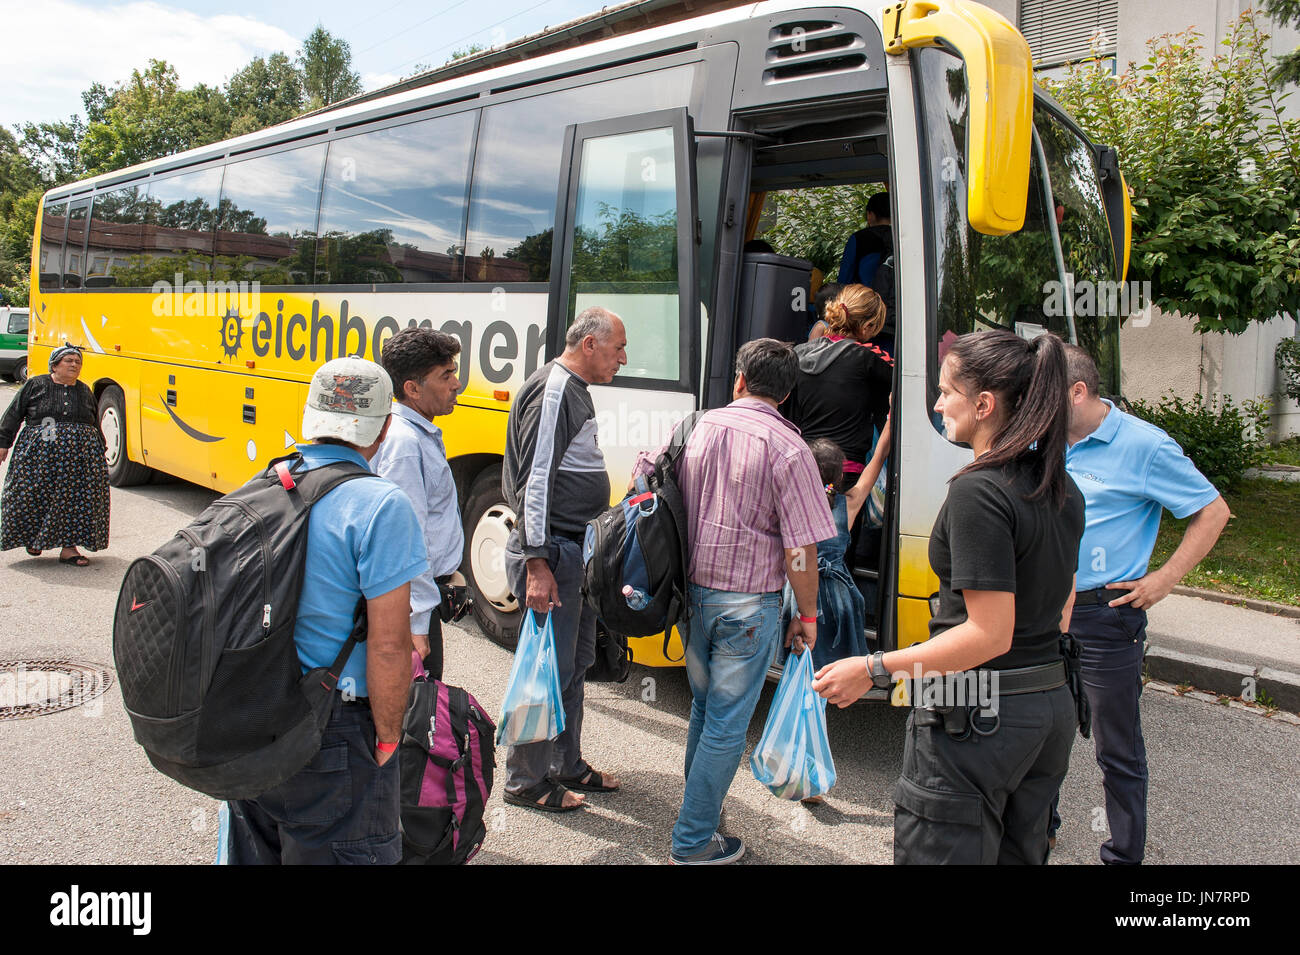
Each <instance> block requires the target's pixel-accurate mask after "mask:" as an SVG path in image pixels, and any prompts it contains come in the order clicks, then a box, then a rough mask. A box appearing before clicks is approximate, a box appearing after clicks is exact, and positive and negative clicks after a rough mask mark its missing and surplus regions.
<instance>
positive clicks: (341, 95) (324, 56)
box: [298, 24, 361, 109]
mask: <svg viewBox="0 0 1300 955" xmlns="http://www.w3.org/2000/svg"><path fill="white" fill-rule="evenodd" d="M298 63H299V65H300V66H301V67H302V73H303V83H304V86H305V88H306V92H307V99H308V103H309V105H310V106H311V108H312V109H320V108H321V107H322V106H329V105H330V104H331V103H337V102H338V101H339V100H344V99H347V98H348V97H349V96H356V95H357V94H358V93H360V92H361V76H360V74H358V73H354V72H353V71H352V48H351V47H350V46H348V42H347V41H346V40H343V39H336V38H334V37H333V36H331V35H330V33H329V31H328V30H326V29H325V28H324V27H323V26H321V25H320V24H317V25H316V29H315V30H313V31H312V32H311V35H310V36H309V37H307V39H305V40H303V41H302V49H301V50H300V51H299V52H298Z"/></svg>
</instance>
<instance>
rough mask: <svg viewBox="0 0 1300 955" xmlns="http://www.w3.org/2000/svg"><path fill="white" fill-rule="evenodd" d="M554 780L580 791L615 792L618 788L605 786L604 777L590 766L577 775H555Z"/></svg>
mask: <svg viewBox="0 0 1300 955" xmlns="http://www.w3.org/2000/svg"><path fill="white" fill-rule="evenodd" d="M555 781H556V782H557V783H559V784H560V785H561V786H567V787H568V788H569V789H572V790H575V791H577V792H580V793H616V792H618V791H619V788H620V787H619V786H606V785H605V777H604V776H602V775H601V774H600V773H598V772H596V770H594V769H592V768H591V767H590V766H588V767H587V771H586V772H585V773H582V774H581V775H579V776H572V777H570V778H567V779H566V778H563V777H560V776H557V777H556V778H555Z"/></svg>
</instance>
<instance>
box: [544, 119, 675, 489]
mask: <svg viewBox="0 0 1300 955" xmlns="http://www.w3.org/2000/svg"><path fill="white" fill-rule="evenodd" d="M692 147H693V133H692V129H691V121H690V117H689V116H688V115H687V113H686V110H684V109H674V110H663V111H659V112H655V113H647V114H642V115H640V116H633V117H625V118H620V119H614V120H608V121H604V122H598V123H586V124H580V125H576V126H570V127H569V128H568V130H566V137H565V162H564V163H563V165H562V166H561V170H562V171H561V183H560V195H559V204H558V208H557V214H556V221H557V223H560V225H561V229H562V231H561V233H560V235H561V241H560V242H559V243H557V244H556V248H555V250H554V262H553V266H552V275H553V276H555V277H557V280H556V281H553V282H552V284H551V299H550V306H549V310H548V323H547V327H548V329H549V330H550V331H549V336H550V341H549V345H550V353H551V354H552V355H556V354H559V353H560V352H561V351H563V348H564V334H565V331H566V329H567V328H568V327H569V325H571V324H572V323H573V321H574V319H575V318H576V317H577V316H578V315H579V314H580V313H581V312H582V311H583V310H584V309H586V308H588V307H590V306H593V305H600V306H603V307H605V308H608V309H610V310H611V311H613V312H615V313H616V314H618V315H619V317H620V318H622V320H623V323H624V326H625V327H626V329H627V365H626V366H624V367H623V368H622V369H621V370H620V371H619V373H618V376H617V377H616V378H615V379H614V381H613V383H612V384H610V385H608V386H600V385H598V386H594V387H592V389H591V394H592V398H593V400H594V402H595V405H596V414H597V424H598V426H599V428H600V437H599V440H600V446H601V450H602V451H603V452H604V455H605V462H606V465H607V466H608V468H609V473H610V481H611V484H612V490H613V496H614V498H615V499H618V498H621V497H622V496H623V489H625V488H626V487H627V481H628V477H629V475H630V474H631V469H632V465H633V463H634V461H635V459H636V454H637V452H638V451H641V450H644V449H651V450H653V449H654V448H656V447H657V446H658V445H659V444H661V443H663V442H665V441H667V440H668V437H669V435H670V433H671V431H672V428H673V426H674V425H675V424H676V422H677V421H678V420H680V419H681V418H682V417H684V416H685V415H686V414H688V413H690V412H691V411H692V410H694V408H695V395H694V390H693V382H694V381H696V380H697V378H698V375H697V374H696V373H694V372H693V370H692V369H693V368H694V365H695V362H696V361H697V358H696V356H697V353H698V345H697V343H696V341H695V340H694V336H695V333H696V330H697V329H698V328H699V320H698V307H699V306H698V300H697V289H698V283H697V281H696V243H697V238H696V235H697V233H696V213H695V202H696V200H695V179H694V161H693V156H692V151H693V149H692Z"/></svg>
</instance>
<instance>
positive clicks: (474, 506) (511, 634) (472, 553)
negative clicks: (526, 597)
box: [462, 466, 520, 650]
mask: <svg viewBox="0 0 1300 955" xmlns="http://www.w3.org/2000/svg"><path fill="white" fill-rule="evenodd" d="M464 513H465V559H464V561H463V563H462V566H463V567H464V569H465V575H466V577H468V579H469V584H470V586H471V587H472V588H473V589H474V617H475V619H477V620H478V623H479V626H480V627H482V628H483V632H484V633H486V634H487V635H488V637H489V638H490V639H491V640H492V642H493V643H496V644H499V645H500V646H502V647H505V648H506V649H507V650H514V649H515V646H516V644H518V642H519V622H520V612H519V607H520V605H519V601H518V600H517V599H515V595H514V594H513V593H512V592H511V590H510V583H509V581H508V580H507V579H506V561H505V556H506V538H508V537H509V536H510V532H511V531H512V530H513V529H514V526H515V512H514V511H513V510H512V509H511V508H510V506H509V505H508V504H506V499H505V494H503V493H502V491H501V468H500V467H499V466H496V467H490V468H488V469H487V470H485V471H483V472H481V473H480V474H479V475H478V477H476V478H475V479H474V483H473V484H471V485H470V489H469V495H468V497H467V499H466V501H465V512H464Z"/></svg>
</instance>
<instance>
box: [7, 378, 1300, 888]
mask: <svg viewBox="0 0 1300 955" xmlns="http://www.w3.org/2000/svg"><path fill="white" fill-rule="evenodd" d="M10 391H12V388H0V406H2V405H3V404H6V403H7V394H5V392H10ZM214 497H215V494H214V493H213V492H211V491H208V490H206V489H202V488H197V487H194V486H192V485H189V484H182V483H177V484H164V485H150V486H145V487H140V488H131V489H114V490H113V492H112V508H113V510H112V529H111V538H110V546H109V549H108V550H107V551H105V552H102V553H99V554H96V555H93V562H92V564H91V566H90V567H88V568H85V569H77V568H73V567H66V566H60V565H59V564H58V563H56V562H55V560H54V559H53V556H45V557H41V558H39V559H37V558H30V557H28V556H27V555H26V554H24V553H23V551H22V550H11V551H6V552H4V553H3V554H0V615H3V616H2V617H0V620H2V621H3V622H2V623H0V646H2V649H0V659H3V660H16V659H36V658H60V659H76V660H84V661H90V662H94V663H99V664H104V665H108V666H111V664H112V648H111V632H112V614H113V607H114V604H115V601H116V597H117V590H118V585H119V583H120V581H121V578H122V575H123V573H124V572H125V570H126V568H127V565H128V564H129V562H130V561H131V560H132V559H133V558H135V557H137V556H139V555H142V554H145V553H148V552H149V551H150V550H152V549H153V548H154V547H156V546H157V545H158V544H160V543H161V542H162V541H163V540H165V539H166V538H168V537H169V536H170V535H171V534H172V533H173V532H174V530H175V529H177V528H178V527H181V526H183V525H184V524H185V523H187V521H188V520H189V518H190V517H191V516H193V515H195V514H197V513H198V512H199V511H200V510H201V509H202V508H203V507H204V506H205V505H206V504H207V503H208V502H209V501H211V500H213V499H214ZM447 661H448V662H447V674H446V676H447V680H448V682H450V683H453V684H458V685H462V686H465V687H467V688H468V689H469V690H470V692H472V693H473V694H474V695H475V696H476V697H477V698H478V699H479V701H480V702H481V703H482V704H483V705H484V707H485V708H486V709H487V710H488V712H489V713H492V714H494V715H495V714H496V713H497V712H498V711H499V707H500V702H501V696H502V693H503V691H504V689H505V683H506V679H507V677H508V675H509V668H510V663H511V656H510V654H508V653H506V652H505V651H504V650H501V649H500V648H498V647H496V646H495V645H493V644H492V643H491V642H489V641H488V640H487V639H486V638H484V637H482V636H481V635H480V634H479V633H478V632H477V630H476V629H473V628H468V629H458V628H455V627H452V628H449V631H448V640H447ZM771 695H772V690H771V688H768V689H767V690H765V692H764V695H763V699H762V702H761V703H760V705H759V710H758V714H757V716H756V718H755V721H754V724H753V726H752V727H751V731H750V745H751V746H752V745H753V743H755V742H756V741H757V739H758V735H759V733H760V732H761V729H762V721H763V719H764V717H765V716H766V712H767V707H768V704H769V703H770V701H771ZM689 708H690V694H689V692H688V690H687V688H686V680H685V674H684V671H681V670H650V669H645V668H640V667H636V668H634V669H633V672H632V677H631V679H630V680H629V681H628V682H627V683H625V684H622V685H614V684H597V685H591V686H589V687H588V690H587V708H586V721H585V725H584V743H585V755H586V756H587V758H588V759H589V761H590V762H591V763H592V764H593V765H594V766H596V767H597V768H598V769H602V770H609V771H612V772H614V773H616V774H617V775H619V776H620V778H621V779H622V780H623V783H624V787H625V788H624V791H623V792H621V793H618V794H615V795H610V796H604V797H591V808H589V809H587V810H584V811H582V812H579V813H569V814H564V815H545V814H541V813H535V812H530V811H528V810H525V809H520V808H516V807H513V806H506V805H504V803H502V801H501V794H500V786H501V784H500V777H498V780H497V782H496V788H495V792H494V793H493V796H492V800H491V803H490V808H489V821H490V827H491V831H490V833H489V837H488V841H487V843H486V845H485V847H484V850H483V851H482V852H481V853H480V855H479V857H478V859H477V862H480V863H518V862H527V863H543V862H583V863H591V862H594V863H602V862H604V863H609V862H613V863H641V862H649V863H661V862H664V861H665V860H666V857H667V851H668V845H669V838H670V832H671V828H672V823H673V819H674V817H675V815H676V811H677V808H678V806H679V804H680V800H681V794H682V782H681V763H682V759H683V750H684V742H685V736H686V723H687V718H688V715H689ZM904 719H905V713H904V712H902V711H900V710H895V709H890V708H888V707H884V706H857V707H852V708H850V709H848V710H835V709H832V710H831V711H830V713H829V719H828V726H829V730H830V736H831V745H832V751H833V753H834V756H835V760H836V768H837V770H838V773H839V782H838V783H837V785H836V786H835V788H834V789H833V790H832V791H831V793H830V795H829V798H828V803H827V805H825V806H823V807H820V808H817V809H812V810H809V809H805V808H803V807H802V806H800V805H798V804H790V803H787V802H783V801H781V800H778V799H776V798H775V797H773V796H772V795H770V794H769V793H768V792H767V790H766V789H764V788H763V787H762V786H760V785H759V784H758V783H757V782H755V781H754V779H753V778H752V776H751V775H750V773H749V769H748V752H747V753H746V756H745V758H744V760H743V761H742V764H741V769H740V771H739V772H738V773H737V775H736V779H735V782H734V783H733V785H732V789H731V793H730V795H729V798H728V800H727V804H726V810H725V812H726V815H725V822H724V827H725V829H726V831H728V832H730V833H732V834H735V835H739V836H741V837H743V838H744V839H745V841H746V845H747V847H748V851H747V854H746V857H745V859H744V862H745V863H748V864H757V863H825V862H875V863H886V862H889V861H890V860H891V852H892V850H891V844H892V842H891V840H892V831H893V829H892V827H893V822H892V803H891V801H890V798H889V792H890V787H891V785H892V783H893V781H894V779H895V778H896V776H897V772H898V767H899V764H900V762H901V758H902V740H903V735H902V733H903V723H904ZM1143 720H1144V725H1145V726H1146V737H1147V749H1148V752H1149V757H1150V764H1151V776H1152V786H1151V807H1150V826H1149V828H1150V838H1149V844H1148V861H1150V862H1153V863H1161V862H1169V863H1174V862H1181V863H1220V862H1231V863H1236V864H1256V863H1294V862H1296V861H1298V859H1300V849H1298V848H1297V847H1300V758H1297V754H1298V753H1300V745H1298V744H1300V728H1297V727H1294V726H1290V725H1286V724H1282V723H1279V722H1277V721H1273V720H1266V719H1264V718H1262V717H1260V716H1258V715H1255V714H1253V713H1248V712H1242V711H1240V710H1237V709H1230V708H1228V707H1224V706H1217V705H1213V704H1209V703H1205V702H1201V701H1199V700H1193V699H1189V698H1179V697H1176V696H1170V695H1166V694H1162V693H1155V692H1148V693H1146V694H1145V695H1144V697H1143ZM0 766H3V767H4V772H3V773H0V863H124V862H132V863H206V862H210V861H211V860H212V857H213V853H214V850H215V844H216V834H217V804H216V803H214V802H213V801H211V800H209V799H207V798H206V797H203V796H200V795H198V794H196V793H193V792H191V791H190V790H187V789H185V788H183V787H181V786H180V785H178V784H176V783H174V782H172V781H171V780H169V779H167V778H166V777H164V776H162V775H161V774H159V773H157V772H156V771H154V770H153V769H152V767H151V766H150V765H149V763H148V761H147V760H146V758H145V756H144V753H143V751H142V750H141V749H140V748H139V747H138V746H137V745H136V744H135V743H134V741H133V739H132V736H131V729H130V724H129V722H128V720H127V718H126V715H125V713H124V712H123V709H122V704H121V697H120V694H119V692H118V688H117V686H116V683H114V685H113V686H112V687H111V688H110V689H109V691H108V692H107V693H106V694H105V695H104V696H103V697H102V698H100V700H99V701H97V702H95V703H93V704H91V705H88V706H84V707H82V708H80V709H76V710H70V711H66V712H62V713H54V714H50V715H46V716H41V717H37V718H32V719H24V720H11V721H6V722H0ZM1101 806H1102V794H1101V779H1100V774H1099V772H1098V770H1097V767H1096V763H1095V761H1094V759H1093V753H1092V744H1091V742H1088V741H1084V740H1077V741H1076V746H1075V748H1074V754H1073V757H1072V765H1071V772H1070V775H1069V777H1068V778H1067V780H1066V783H1065V787H1064V790H1063V794H1062V802H1061V811H1062V814H1063V816H1064V819H1065V826H1064V828H1063V829H1062V831H1061V836H1060V844H1059V846H1058V849H1057V852H1056V853H1055V855H1054V858H1053V861H1054V862H1058V863H1059V862H1078V863H1095V862H1096V861H1097V847H1098V845H1099V844H1100V842H1101V840H1102V839H1103V838H1104V834H1103V833H1102V832H1099V831H1096V828H1097V827H1101V828H1102V829H1104V825H1105V816H1104V812H1103V811H1102V810H1101Z"/></svg>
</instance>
